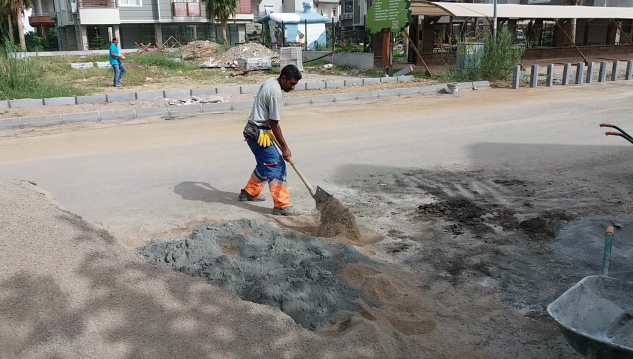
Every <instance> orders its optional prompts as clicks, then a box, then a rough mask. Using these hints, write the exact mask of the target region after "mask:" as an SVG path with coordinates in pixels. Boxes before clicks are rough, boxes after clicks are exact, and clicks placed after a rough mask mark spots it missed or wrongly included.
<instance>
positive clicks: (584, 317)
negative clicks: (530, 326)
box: [547, 141, 633, 359]
mask: <svg viewBox="0 0 633 359" xmlns="http://www.w3.org/2000/svg"><path fill="white" fill-rule="evenodd" d="M631 142H633V141H631ZM613 232H614V229H613V227H611V226H609V227H607V231H606V235H605V249H604V256H603V264H602V275H596V276H589V277H585V278H583V279H582V280H581V281H580V282H578V283H576V285H574V286H573V287H571V288H570V289H569V290H567V291H566V292H565V293H563V294H562V295H561V296H560V297H558V298H557V299H556V300H555V301H554V302H552V303H551V304H550V305H548V306H547V312H548V313H549V315H550V316H551V317H552V319H554V320H555V321H556V323H557V324H558V327H559V328H560V330H561V331H562V332H563V336H564V337H565V339H566V340H567V343H569V345H571V346H572V347H573V348H574V349H575V350H576V351H577V352H578V353H580V354H581V355H583V356H585V358H587V359H633V282H628V281H624V280H620V279H616V278H613V277H609V264H610V261H611V243H612V239H613Z"/></svg>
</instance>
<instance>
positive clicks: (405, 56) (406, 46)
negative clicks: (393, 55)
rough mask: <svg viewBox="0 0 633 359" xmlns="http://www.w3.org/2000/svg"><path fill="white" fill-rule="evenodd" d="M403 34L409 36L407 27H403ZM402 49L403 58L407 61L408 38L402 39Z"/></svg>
mask: <svg viewBox="0 0 633 359" xmlns="http://www.w3.org/2000/svg"><path fill="white" fill-rule="evenodd" d="M403 32H404V33H405V34H407V35H409V27H408V26H405V28H404V30H403ZM403 49H404V58H405V59H408V58H409V38H408V37H407V36H405V37H404V41H403Z"/></svg>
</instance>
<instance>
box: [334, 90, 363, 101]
mask: <svg viewBox="0 0 633 359" xmlns="http://www.w3.org/2000/svg"><path fill="white" fill-rule="evenodd" d="M357 98H358V95H357V94H356V92H348V93H337V94H334V101H335V102H344V101H354V100H356V99H357Z"/></svg>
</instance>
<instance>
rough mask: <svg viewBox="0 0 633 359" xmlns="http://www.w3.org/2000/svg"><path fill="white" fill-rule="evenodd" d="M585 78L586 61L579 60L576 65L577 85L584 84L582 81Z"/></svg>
mask: <svg viewBox="0 0 633 359" xmlns="http://www.w3.org/2000/svg"><path fill="white" fill-rule="evenodd" d="M584 78H585V63H584V62H579V63H578V64H577V65H576V85H582V81H583V79H584Z"/></svg>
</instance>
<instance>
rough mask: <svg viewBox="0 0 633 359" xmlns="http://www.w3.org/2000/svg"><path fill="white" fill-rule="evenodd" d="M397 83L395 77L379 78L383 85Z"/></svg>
mask: <svg viewBox="0 0 633 359" xmlns="http://www.w3.org/2000/svg"><path fill="white" fill-rule="evenodd" d="M396 81H398V78H397V77H381V78H380V82H382V83H385V82H396Z"/></svg>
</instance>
